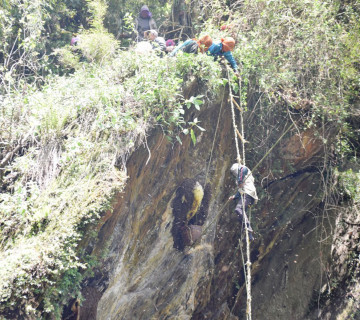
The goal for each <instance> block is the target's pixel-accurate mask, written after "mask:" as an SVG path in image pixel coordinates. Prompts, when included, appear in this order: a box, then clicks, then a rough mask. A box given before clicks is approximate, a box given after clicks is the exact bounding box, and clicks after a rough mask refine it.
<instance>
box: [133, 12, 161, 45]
mask: <svg viewBox="0 0 360 320" xmlns="http://www.w3.org/2000/svg"><path fill="white" fill-rule="evenodd" d="M156 29H157V27H156V22H155V20H154V19H153V18H152V14H151V12H150V10H149V8H148V6H142V7H141V9H140V13H139V16H138V17H137V18H136V20H135V31H136V32H137V40H138V41H142V40H144V32H145V31H147V30H156Z"/></svg>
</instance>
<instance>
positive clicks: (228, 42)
mask: <svg viewBox="0 0 360 320" xmlns="http://www.w3.org/2000/svg"><path fill="white" fill-rule="evenodd" d="M234 48H235V40H234V38H231V37H227V38H222V39H221V41H220V43H213V44H212V45H211V46H210V48H209V50H207V52H206V53H207V54H208V55H211V56H213V57H214V58H215V59H217V58H218V57H219V56H224V57H225V58H226V60H227V61H229V63H230V65H231V67H232V68H233V69H234V71H235V72H237V71H238V66H237V64H236V61H235V59H234V57H233V55H232V53H231V51H233V50H234Z"/></svg>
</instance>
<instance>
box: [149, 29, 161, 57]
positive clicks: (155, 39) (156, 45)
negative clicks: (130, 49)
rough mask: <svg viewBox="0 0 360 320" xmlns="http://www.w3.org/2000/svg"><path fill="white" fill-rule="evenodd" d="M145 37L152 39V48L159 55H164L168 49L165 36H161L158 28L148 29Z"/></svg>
mask: <svg viewBox="0 0 360 320" xmlns="http://www.w3.org/2000/svg"><path fill="white" fill-rule="evenodd" d="M144 35H145V38H146V39H147V40H149V41H150V44H151V46H152V49H153V50H154V51H155V52H156V54H158V55H159V56H161V57H162V56H163V54H164V52H165V50H166V43H165V39H164V38H163V37H159V36H158V33H157V31H156V30H147V31H145V33H144Z"/></svg>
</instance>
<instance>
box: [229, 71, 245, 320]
mask: <svg viewBox="0 0 360 320" xmlns="http://www.w3.org/2000/svg"><path fill="white" fill-rule="evenodd" d="M226 70H227V76H228V83H229V94H230V105H231V115H232V122H233V127H234V138H235V145H236V152H237V161H238V163H239V164H241V157H240V152H239V145H238V140H237V139H238V136H237V132H238V129H237V127H236V121H235V110H234V103H233V101H234V97H233V94H232V90H231V81H230V72H229V67H228V66H227V65H226ZM239 90H240V91H239V97H240V105H239V109H240V124H241V136H242V139H241V142H242V151H243V158H242V162H243V165H245V135H244V121H243V116H242V108H241V79H240V78H239ZM241 202H242V207H243V219H242V220H243V224H245V228H244V229H245V239H246V255H247V261H246V263H245V261H244V259H243V269H244V270H245V269H246V272H245V271H244V274H245V283H246V285H245V287H246V297H247V298H246V319H247V320H251V259H250V238H249V230H248V226H250V223H249V222H248V219H247V215H246V212H245V195H244V194H242V195H241ZM241 248H242V247H241ZM241 250H242V249H241ZM242 256H243V253H242ZM234 306H235V305H234Z"/></svg>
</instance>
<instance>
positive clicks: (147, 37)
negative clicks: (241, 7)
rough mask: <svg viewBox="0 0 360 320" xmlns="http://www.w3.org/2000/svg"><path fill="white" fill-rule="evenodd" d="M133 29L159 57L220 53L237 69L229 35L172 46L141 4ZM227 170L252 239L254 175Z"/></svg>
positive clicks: (236, 166) (236, 167)
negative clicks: (215, 39) (165, 55)
mask: <svg viewBox="0 0 360 320" xmlns="http://www.w3.org/2000/svg"><path fill="white" fill-rule="evenodd" d="M135 29H136V33H137V41H138V42H140V41H149V42H150V44H151V46H152V49H153V50H154V51H155V52H156V53H157V54H159V55H160V56H163V55H164V54H166V53H168V54H169V56H170V57H174V56H176V54H177V53H178V52H179V51H183V52H185V53H189V54H198V53H206V54H208V55H211V56H213V57H214V58H215V59H217V58H218V57H220V56H223V57H225V58H226V60H227V61H228V62H229V63H230V65H231V67H232V68H233V70H234V71H237V70H238V66H237V63H236V61H235V59H234V57H233V55H232V53H231V51H233V50H234V48H235V40H234V38H232V37H226V38H222V39H221V40H220V41H218V42H213V40H212V38H211V37H210V36H209V35H204V36H202V37H200V38H199V39H189V40H186V41H185V42H183V43H181V44H179V45H178V46H175V42H174V41H173V40H172V39H168V40H166V41H165V39H164V38H163V37H159V35H158V32H157V31H156V29H157V26H156V22H155V20H154V19H153V18H152V14H151V12H150V11H149V8H148V7H147V6H146V5H144V6H142V7H141V10H140V13H139V16H138V17H137V19H136V23H135ZM230 172H231V174H232V175H234V177H235V179H236V185H237V188H238V190H237V192H236V194H235V195H233V196H231V197H230V198H229V200H235V201H237V204H236V208H235V213H236V215H237V217H238V219H239V221H240V223H241V224H242V225H244V226H245V228H247V231H248V234H249V239H250V240H253V239H254V237H253V229H252V228H251V226H250V221H249V219H248V217H247V213H246V210H247V208H249V207H250V206H251V205H252V204H254V203H256V202H257V200H258V197H257V193H256V188H255V184H254V177H253V175H252V172H251V171H250V169H249V168H248V167H246V166H245V165H241V164H239V163H234V164H233V165H232V166H231V169H230Z"/></svg>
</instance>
